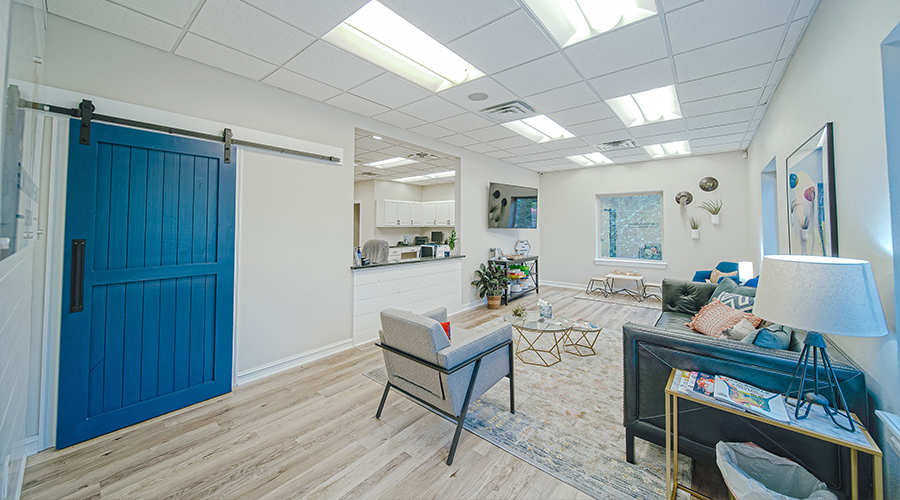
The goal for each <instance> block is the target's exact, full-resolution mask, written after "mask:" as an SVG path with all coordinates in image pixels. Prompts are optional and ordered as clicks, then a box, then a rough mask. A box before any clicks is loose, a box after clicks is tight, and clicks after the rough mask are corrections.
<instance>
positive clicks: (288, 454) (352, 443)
mask: <svg viewBox="0 0 900 500" xmlns="http://www.w3.org/2000/svg"><path fill="white" fill-rule="evenodd" d="M576 294H577V291H576V290H568V289H562V288H552V287H544V289H543V290H542V291H541V294H540V296H541V298H543V299H544V300H547V301H549V302H551V303H552V304H553V308H554V313H555V314H560V315H564V316H570V317H583V318H586V319H592V320H596V321H600V323H601V324H602V325H604V326H605V327H608V328H616V329H618V328H621V325H622V324H623V323H625V322H627V321H635V322H642V323H653V322H654V321H655V320H656V318H657V316H658V314H659V311H657V310H651V309H643V308H636V307H623V306H618V305H612V304H605V303H600V302H591V301H585V300H576V299H574V296H575V295H576ZM536 301H537V297H536V296H535V295H530V296H527V297H523V298H522V299H519V300H518V301H515V302H513V305H517V304H520V303H524V304H525V305H526V306H528V307H529V308H531V307H535V304H536ZM510 311H511V307H502V308H501V309H499V310H488V309H486V308H483V307H482V308H478V309H474V310H471V311H467V312H464V313H460V314H458V315H456V316H454V317H452V318H451V320H452V321H453V322H454V325H458V326H460V327H462V328H471V327H474V326H477V325H480V324H482V323H484V322H486V321H489V320H491V319H493V318H495V317H498V316H502V315H505V314H508V313H509V312H510ZM382 363H383V359H382V356H381V351H380V349H378V348H376V347H374V346H371V345H370V346H364V347H359V348H354V349H350V350H347V351H344V352H341V353H339V354H336V355H334V356H331V357H329V358H327V359H324V360H320V361H317V362H313V363H310V364H308V365H304V366H301V367H298V368H296V369H292V370H289V371H285V372H282V373H280V374H277V375H274V376H271V377H268V378H266V379H264V380H260V381H257V382H254V383H250V384H246V385H243V386H240V387H236V388H235V389H234V391H233V392H232V393H230V394H227V395H224V396H221V397H218V398H214V399H211V400H208V401H205V402H202V403H199V404H196V405H193V406H191V407H188V408H184V409H182V410H179V411H176V412H173V413H170V414H167V415H163V416H161V417H158V418H155V419H152V420H149V421H146V422H143V423H140V424H137V425H134V426H131V427H128V428H126V429H122V430H119V431H116V432H113V433H111V434H108V435H105V436H101V437H98V438H96V439H93V440H90V441H87V442H84V443H80V444H78V445H75V446H72V447H70V448H66V449H64V450H59V451H57V450H53V449H51V450H46V451H43V452H41V453H39V454H37V455H35V456H32V457H30V458H29V459H28V462H27V468H26V470H25V482H24V487H23V496H22V498H25V499H35V500H38V499H69V500H72V499H99V498H102V499H108V498H128V499H135V498H148V499H150V498H152V499H175V498H177V499H194V498H215V499H256V498H259V499H286V498H310V499H312V498H352V499H359V498H372V499H375V498H387V499H402V498H478V499H482V498H523V499H524V498H535V499H538V498H540V499H545V498H558V499H581V498H589V497H587V495H585V494H583V493H581V492H580V491H578V490H576V489H575V488H573V487H571V486H569V485H567V484H565V483H563V482H562V481H559V480H558V479H556V478H554V477H552V476H550V475H549V474H546V473H544V472H542V471H540V470H539V469H537V468H535V467H533V466H531V465H529V464H528V463H526V462H524V461H522V460H520V459H518V458H515V457H513V456H512V455H510V454H508V453H506V452H504V451H503V450H501V449H500V448H497V447H496V446H494V445H492V444H490V443H488V442H487V441H484V440H482V439H480V438H478V437H476V436H474V435H472V434H470V433H468V432H464V433H463V436H462V438H461V439H460V445H459V449H458V451H457V454H456V459H455V461H454V463H453V465H452V466H450V467H448V466H447V465H446V464H445V463H444V460H445V459H446V457H447V453H448V451H449V447H450V441H451V440H452V437H453V426H452V425H451V424H450V423H449V422H447V421H446V420H444V419H442V418H440V417H437V416H435V415H434V414H432V413H431V412H429V411H427V410H425V409H423V408H421V407H420V406H418V405H416V404H414V403H411V402H410V401H408V400H407V399H406V398H403V397H401V396H398V395H396V394H394V395H392V396H390V397H389V398H388V404H387V405H386V407H385V410H384V414H383V415H382V418H381V420H376V419H375V410H376V409H377V407H378V402H379V400H380V397H381V393H382V390H383V389H382V388H381V387H379V386H378V385H377V384H375V383H373V382H372V381H371V380H368V379H367V378H365V377H364V376H362V374H363V373H365V372H367V371H369V370H371V369H372V368H375V367H378V366H381V365H382ZM623 432H624V431H623Z"/></svg>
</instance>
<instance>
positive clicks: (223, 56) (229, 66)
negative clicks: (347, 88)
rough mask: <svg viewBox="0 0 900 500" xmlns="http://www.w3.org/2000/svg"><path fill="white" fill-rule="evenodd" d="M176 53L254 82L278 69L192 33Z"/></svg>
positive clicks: (182, 42) (185, 38) (186, 37)
mask: <svg viewBox="0 0 900 500" xmlns="http://www.w3.org/2000/svg"><path fill="white" fill-rule="evenodd" d="M175 53H176V54H177V55H179V56H182V57H187V58H188V59H193V60H195V61H198V62H202V63H203V64H207V65H209V66H213V67H216V68H220V69H224V70H225V71H228V72H230V73H234V74H237V75H241V76H245V77H247V78H251V79H253V80H260V79H261V78H263V77H265V76H266V75H268V74H269V73H271V72H272V71H274V70H275V68H276V67H277V66H275V65H274V64H269V63H267V62H265V61H262V60H260V59H257V58H255V57H251V56H248V55H247V54H244V53H243V52H238V51H236V50H234V49H232V48H229V47H226V46H224V45H221V44H218V43H216V42H213V41H210V40H207V39H205V38H203V37H199V36H197V35H194V34H191V33H188V34H187V35H186V36H185V37H184V40H182V41H181V44H179V45H178V49H177V50H175ZM320 85H321V84H320ZM334 95H335V94H332V96H334Z"/></svg>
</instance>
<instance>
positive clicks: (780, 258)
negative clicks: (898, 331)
mask: <svg viewBox="0 0 900 500" xmlns="http://www.w3.org/2000/svg"><path fill="white" fill-rule="evenodd" d="M753 314H754V315H756V316H759V317H760V318H762V319H765V320H768V321H772V322H774V323H779V324H782V325H785V326H789V327H792V328H799V329H802V330H807V331H812V332H818V333H825V334H830V335H845V336H850V337H881V336H884V335H887V334H888V328H887V323H886V322H885V319H884V310H883V309H882V307H881V299H880V298H879V296H878V289H877V288H876V287H875V278H874V276H873V275H872V266H871V265H870V264H869V262H868V261H865V260H856V259H844V258H838V257H808V256H799V255H769V256H766V257H763V262H762V266H761V268H760V271H759V285H758V287H757V289H756V299H755V301H754V304H753Z"/></svg>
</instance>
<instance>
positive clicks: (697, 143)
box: [691, 133, 744, 148]
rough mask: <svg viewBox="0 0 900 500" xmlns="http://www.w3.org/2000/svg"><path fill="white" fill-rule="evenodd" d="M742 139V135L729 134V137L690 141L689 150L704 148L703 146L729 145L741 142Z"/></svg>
mask: <svg viewBox="0 0 900 500" xmlns="http://www.w3.org/2000/svg"><path fill="white" fill-rule="evenodd" d="M743 139H744V134H743V133H741V134H731V135H720V136H717V137H707V138H706V139H693V140H692V141H691V148H694V147H698V148H700V147H705V146H719V145H721V144H731V143H735V142H738V143H739V142H741V140H743Z"/></svg>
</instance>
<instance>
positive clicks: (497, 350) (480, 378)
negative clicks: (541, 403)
mask: <svg viewBox="0 0 900 500" xmlns="http://www.w3.org/2000/svg"><path fill="white" fill-rule="evenodd" d="M445 321H447V309H445V308H443V307H441V308H438V309H435V310H433V311H431V312H428V313H425V314H415V313H411V312H408V311H402V310H400V309H385V310H384V311H382V312H381V328H382V329H381V330H380V331H379V332H378V335H379V337H380V338H381V342H379V343H378V344H376V345H378V347H381V348H382V349H384V365H385V368H386V369H387V377H388V381H387V384H386V385H385V387H384V395H383V396H382V397H381V404H379V405H378V413H376V414H375V418H381V411H382V410H383V409H384V403H385V401H386V400H387V396H388V392H390V390H391V388H393V389H396V390H397V391H400V392H401V393H402V394H404V395H406V396H408V397H410V398H411V399H413V400H414V401H417V402H418V403H420V404H422V405H424V406H426V407H428V408H430V409H432V410H434V411H435V412H437V413H438V414H440V415H442V416H443V417H445V418H447V419H448V420H450V421H452V422H455V423H456V434H455V435H454V436H453V443H452V444H451V445H450V455H449V456H448V457H447V465H450V464H452V463H453V455H454V454H456V445H457V444H458V443H459V436H460V434H461V433H462V428H463V422H464V421H465V419H466V412H467V411H468V409H469V403H470V402H471V401H472V400H473V399H477V398H478V397H480V396H481V395H482V394H484V393H485V392H487V390H488V389H490V388H491V387H493V386H494V384H496V383H497V382H499V381H500V380H502V379H503V378H504V377H509V411H510V413H515V412H516V409H515V384H514V380H513V344H512V329H511V328H510V326H509V325H503V326H501V327H499V328H497V329H496V330H494V331H492V332H489V333H486V334H476V333H474V332H469V331H467V330H464V329H462V328H452V330H451V332H450V333H451V334H452V336H453V342H452V344H451V342H450V341H449V340H448V339H447V334H446V333H444V329H443V328H442V327H441V322H445Z"/></svg>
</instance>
